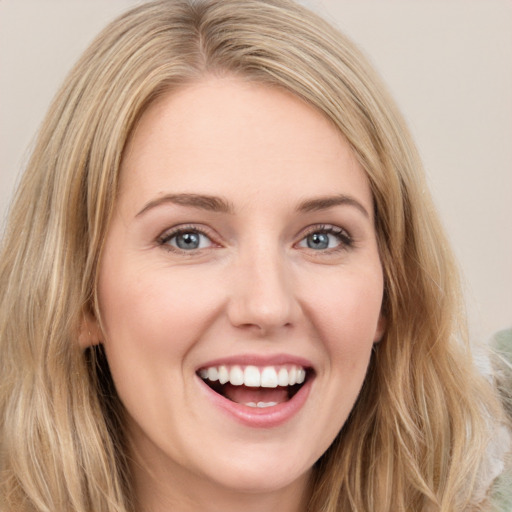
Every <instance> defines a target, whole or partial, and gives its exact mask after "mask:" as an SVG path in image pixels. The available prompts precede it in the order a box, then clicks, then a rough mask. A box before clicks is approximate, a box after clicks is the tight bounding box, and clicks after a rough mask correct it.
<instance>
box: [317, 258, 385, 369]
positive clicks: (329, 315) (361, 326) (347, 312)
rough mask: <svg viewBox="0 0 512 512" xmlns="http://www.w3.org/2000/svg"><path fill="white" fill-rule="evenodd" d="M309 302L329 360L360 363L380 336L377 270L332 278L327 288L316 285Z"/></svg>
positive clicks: (378, 271) (379, 280)
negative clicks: (328, 353) (329, 355)
mask: <svg viewBox="0 0 512 512" xmlns="http://www.w3.org/2000/svg"><path fill="white" fill-rule="evenodd" d="M316 290H317V291H316V293H314V294H311V297H310V300H309V301H308V304H309V306H308V307H309V309H310V311H311V314H310V317H311V318H312V320H313V322H314V324H315V329H316V330H317V331H318V332H319V333H320V334H321V337H322V339H323V341H324V343H325V344H326V345H327V346H328V349H329V352H330V354H331V357H332V358H333V359H334V360H336V359H342V360H343V361H344V362H345V363H348V362H349V361H352V362H353V363H354V364H356V365H357V364H359V362H362V363H363V364H366V363H365V362H364V361H361V358H362V359H364V358H365V357H366V356H367V354H369V351H370V349H371V347H372V346H373V343H374V342H375V341H377V339H378V338H379V336H380V333H379V319H380V312H381V306H382V295H383V280H382V273H381V272H380V267H379V268H376V269H375V270H374V271H367V272H364V273H358V274H355V273H353V274H350V273H347V274H342V273H340V274H339V275H337V276H333V277H332V279H331V280H330V281H329V285H328V286H323V287H321V286H319V287H317V288H316Z"/></svg>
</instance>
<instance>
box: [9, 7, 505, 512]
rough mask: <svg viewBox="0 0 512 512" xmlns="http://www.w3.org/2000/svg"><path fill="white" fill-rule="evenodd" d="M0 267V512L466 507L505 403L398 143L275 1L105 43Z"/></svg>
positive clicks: (13, 224) (54, 133) (186, 12)
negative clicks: (473, 349) (485, 372)
mask: <svg viewBox="0 0 512 512" xmlns="http://www.w3.org/2000/svg"><path fill="white" fill-rule="evenodd" d="M0 268H1V270H0V276H1V277H0V280H1V286H2V290H3V295H2V303H1V313H0V314H1V321H0V325H1V348H0V350H1V353H2V388H1V393H0V397H1V398H0V408H1V411H2V414H1V417H2V423H1V429H2V430H1V432H2V434H1V439H2V441H1V442H2V445H1V450H0V453H1V470H2V479H1V492H0V500H1V501H0V503H1V504H2V510H9V511H10V510H16V511H18V510H77V511H84V512H85V511H91V510H94V511H99V510H105V511H128V510H137V511H149V510H151V511H158V510H168V509H177V510H199V509H201V510H217V509H219V510H220V509H222V510H240V509H242V508H243V509H244V510H277V509H278V510H290V511H292V510H293V511H296V510H315V511H316V510H328V511H335V510H336V511H348V510H367V511H372V512H379V511H391V510H392V511H399V510H404V511H405V510H407V511H410V510H424V511H427V510H428V511H430V510H442V511H448V510H449V511H454V510H460V511H462V510H476V508H477V507H478V506H480V505H481V506H483V502H484V499H485V493H486V490H487V487H488V486H489V485H490V482H489V481H488V479H486V478H483V476H482V475H483V473H484V472H485V461H486V457H487V456H486V451H487V446H488V444H489V440H490V438H491V437H492V436H493V434H494V431H493V428H492V418H493V417H494V416H495V415H498V411H499V409H498V405H497V404H496V400H495V398H494V396H493V394H492V392H491V391H490V389H488V385H487V384H486V382H484V381H483V380H482V379H481V378H480V377H479V376H478V374H477V372H476V371H475V369H474V366H473V363H472V360H471V356H470V354H469V352H468V348H467V345H466V343H465V341H464V339H465V337H464V329H463V321H462V319H461V314H460V305H459V298H460V294H459V286H458V283H457V279H456V272H455V268H454V264H453V262H452V258H451V256H450V253H449V250H448V248H447V243H446V241H445V239H444V235H443V233H442V231H441V228H440V226H439V223H438V220H437V218H436V215H435V213H434V210H433V207H432V205H431V202H430V199H429V196H428V193H427V192H426V187H425V184H424V179H423V176H422V172H421V165H420V163H419V159H418V156H417V153H416V150H415V148H414V145H413V143H412V141H411V140H410V137H409V135H408V132H407V129H406V127H405V126H404V123H403V121H402V119H401V117H400V115H399V113H398V112H397V110H396V108H395V106H394V104H393V102H392V100H391V99H390V97H389V96H388V95H387V93H386V92H385V90H384V88H383V86H382V84H381V83H380V82H379V79H378V78H377V77H376V76H375V74H374V72H373V71H372V70H371V69H370V68H369V66H368V65H367V63H366V61H365V59H364V58H363V57H362V56H361V55H360V54H359V53H358V51H357V50H356V49H355V48H354V47H353V45H352V44H351V43H350V42H348V41H347V40H346V39H345V38H344V37H343V36H341V35H340V34H339V33H337V32H336V31H335V30H334V29H332V28H331V27H330V26H328V25H327V24H326V23H325V22H323V21H322V20H320V19H318V18H317V17H316V16H314V15H313V14H311V13H309V12H308V11H306V10H305V9H303V8H301V7H299V6H297V5H295V4H292V3H290V2H288V1H286V0H269V1H247V0H228V1H206V2H188V1H182V0H178V1H169V0H162V1H157V2H154V3H149V4H145V5H142V6H140V7H138V8H136V9H134V10H133V11H131V12H129V13H127V14H126V15H124V16H123V17H121V18H119V19H118V20H117V21H115V22H114V23H113V24H111V25H110V26H109V27H107V28H106V29H105V31H104V32H103V33H102V34H101V35H100V36H99V37H98V38H97V40H96V41H95V42H94V43H93V44H92V45H91V47H90V48H89V50H88V51H87V52H86V53H85V54H84V56H83V57H82V59H81V60H80V61H79V62H78V63H77V65H76V66H75V68H74V70H73V71H72V72H71V74H70V76H69V77H68V79H67V80H66V82H65V84H64V86H63V88H62V89H61V90H60V91H59V93H58V95H57V98H56V100H55V102H54V104H53V105H52V107H51V109H50V112H49V114H48V116H47V118H46V121H45V123H44V125H43V127H42V129H41V133H40V136H39V139H38V142H37V145H36V147H35V149H34V153H33V156H32V159H31V161H30V163H29V165H28V169H27V171H26V174H25V176H24V179H23V181H22V182H21V184H20V188H19V192H18V194H17V198H16V200H15V203H14V205H13V208H12V212H11V217H10V221H9V225H8V229H7V233H6V236H5V240H4V246H3V252H2V259H1V267H0Z"/></svg>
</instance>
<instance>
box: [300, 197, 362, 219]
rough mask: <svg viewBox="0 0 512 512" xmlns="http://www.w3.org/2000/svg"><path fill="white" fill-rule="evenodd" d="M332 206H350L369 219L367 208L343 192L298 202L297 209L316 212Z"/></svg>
mask: <svg viewBox="0 0 512 512" xmlns="http://www.w3.org/2000/svg"><path fill="white" fill-rule="evenodd" d="M334 206H352V207H354V208H356V209H357V210H359V211H360V212H361V213H362V214H363V215H364V216H365V217H366V218H367V219H370V214H369V213H368V210H367V209H366V208H365V207H364V206H363V205H362V204H361V203H360V202H359V201H358V200H357V199H356V198H354V197H351V196H346V195H344V194H340V195H336V196H324V197H318V198H315V199H307V200H306V201H303V202H302V203H300V204H299V206H298V207H297V211H299V212H316V211H320V210H327V209H328V208H332V207H334Z"/></svg>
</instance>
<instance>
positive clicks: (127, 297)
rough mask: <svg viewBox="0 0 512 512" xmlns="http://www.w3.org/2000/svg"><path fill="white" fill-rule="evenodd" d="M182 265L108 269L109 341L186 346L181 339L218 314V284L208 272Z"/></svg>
mask: <svg viewBox="0 0 512 512" xmlns="http://www.w3.org/2000/svg"><path fill="white" fill-rule="evenodd" d="M111 268H112V267H111ZM182 270H183V269H179V270H177V269H169V268H157V267H154V268H144V269H141V268H140V267H139V268H138V269H137V272H133V271H132V270H131V268H127V267H123V266H122V265H118V266H117V268H116V267H113V268H112V271H111V272H108V267H106V271H105V272H104V273H103V275H102V276H101V278H100V286H99V301H100V311H101V313H102V319H103V326H104V330H105V335H106V340H105V341H106V343H107V345H108V344H110V345H115V344H119V343H123V346H124V348H127V347H128V345H132V346H134V348H135V347H137V346H138V347H139V348H141V349H144V350H146V351H147V349H149V348H150V347H151V349H152V350H153V351H156V352H157V353H158V352H162V351H168V350H169V349H171V350H173V351H178V350H180V348H182V349H186V348H187V347H186V346H184V347H181V345H182V344H184V345H186V344H187V340H190V339H194V338H195V337H196V335H197V332H198V331H199V330H200V329H201V326H202V325H203V324H204V322H207V320H208V318H209V317H210V316H211V315H213V314H214V311H215V304H214V297H213V294H212V292H211V291H212V289H215V288H214V287H213V285H212V283H210V281H209V280H208V278H207V276H197V275H196V276H195V277H194V276H193V275H192V273H191V272H186V271H182ZM203 321H204V322H203ZM171 338H172V340H173V342H172V343H169V340H170V339H171Z"/></svg>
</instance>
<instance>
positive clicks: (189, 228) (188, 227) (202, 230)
mask: <svg viewBox="0 0 512 512" xmlns="http://www.w3.org/2000/svg"><path fill="white" fill-rule="evenodd" d="M189 232H195V233H199V234H201V235H203V236H205V237H207V238H208V239H209V240H210V242H211V243H212V246H220V244H219V243H218V241H217V240H216V238H217V237H216V236H215V234H214V233H213V232H212V230H211V229H209V228H207V227H206V226H202V225H197V224H179V225H177V226H173V227H172V228H168V229H166V230H165V231H163V232H162V233H161V234H160V235H159V236H158V237H157V239H156V241H157V243H158V245H159V246H165V248H166V249H167V250H169V251H177V252H184V253H185V252H188V253H194V252H196V251H197V252H199V251H202V250H204V248H203V249H195V250H194V249H191V250H188V251H185V250H182V249H180V248H179V247H174V246H172V245H170V244H168V242H169V240H171V239H172V238H174V237H175V236H178V235H180V234H183V233H189Z"/></svg>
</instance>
